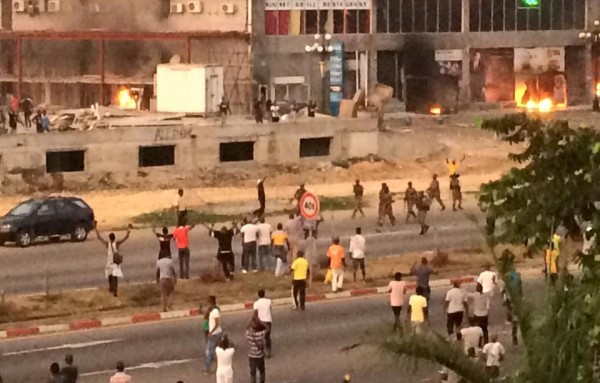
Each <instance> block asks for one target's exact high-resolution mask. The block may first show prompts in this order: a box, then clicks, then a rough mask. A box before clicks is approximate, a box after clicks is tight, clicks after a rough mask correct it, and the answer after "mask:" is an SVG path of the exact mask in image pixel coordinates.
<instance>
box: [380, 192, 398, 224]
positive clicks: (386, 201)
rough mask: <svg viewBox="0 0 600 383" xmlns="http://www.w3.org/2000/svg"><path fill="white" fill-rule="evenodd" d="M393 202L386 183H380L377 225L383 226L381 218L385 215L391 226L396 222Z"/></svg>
mask: <svg viewBox="0 0 600 383" xmlns="http://www.w3.org/2000/svg"><path fill="white" fill-rule="evenodd" d="M393 203H394V197H393V196H392V193H391V192H390V189H389V187H388V186H387V184H385V183H382V184H381V190H380V191H379V222H378V225H379V226H383V220H384V219H385V217H386V216H387V217H388V218H389V220H390V223H391V224H392V226H394V225H395V224H396V217H394V211H393V209H392V204H393Z"/></svg>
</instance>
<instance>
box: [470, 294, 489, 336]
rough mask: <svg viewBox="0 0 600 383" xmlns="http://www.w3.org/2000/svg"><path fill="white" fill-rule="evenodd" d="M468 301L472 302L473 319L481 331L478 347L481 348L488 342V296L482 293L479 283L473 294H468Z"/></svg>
mask: <svg viewBox="0 0 600 383" xmlns="http://www.w3.org/2000/svg"><path fill="white" fill-rule="evenodd" d="M469 299H471V300H472V301H473V317H474V318H475V321H476V323H477V325H478V326H479V327H481V330H482V331H483V342H482V343H481V344H480V345H479V346H480V347H481V346H483V345H484V344H486V343H488V342H489V335H488V318H489V317H488V316H489V312H490V295H489V293H484V292H483V286H482V285H481V283H477V287H476V288H475V292H474V293H471V294H469Z"/></svg>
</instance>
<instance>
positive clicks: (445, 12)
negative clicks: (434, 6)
mask: <svg viewBox="0 0 600 383" xmlns="http://www.w3.org/2000/svg"><path fill="white" fill-rule="evenodd" d="M450 1H451V0H439V8H438V17H439V21H438V32H450Z"/></svg>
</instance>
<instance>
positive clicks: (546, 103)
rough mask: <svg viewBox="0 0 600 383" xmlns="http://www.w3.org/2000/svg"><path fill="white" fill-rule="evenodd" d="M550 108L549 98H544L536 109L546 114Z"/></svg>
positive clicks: (551, 103)
mask: <svg viewBox="0 0 600 383" xmlns="http://www.w3.org/2000/svg"><path fill="white" fill-rule="evenodd" d="M552 106H553V102H552V100H551V99H549V98H545V99H543V100H542V101H540V103H539V105H538V109H539V111H540V113H548V112H550V111H551V110H552Z"/></svg>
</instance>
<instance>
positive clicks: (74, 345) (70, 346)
mask: <svg viewBox="0 0 600 383" xmlns="http://www.w3.org/2000/svg"><path fill="white" fill-rule="evenodd" d="M123 340H124V339H108V340H97V341H93V342H84V343H71V344H62V345H60V346H52V347H45V348H34V349H31V350H23V351H14V352H5V353H3V354H2V356H14V355H25V354H33V353H36V352H44V351H54V350H62V349H79V348H86V347H93V346H100V345H104V344H110V343H117V342H122V341H123Z"/></svg>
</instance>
